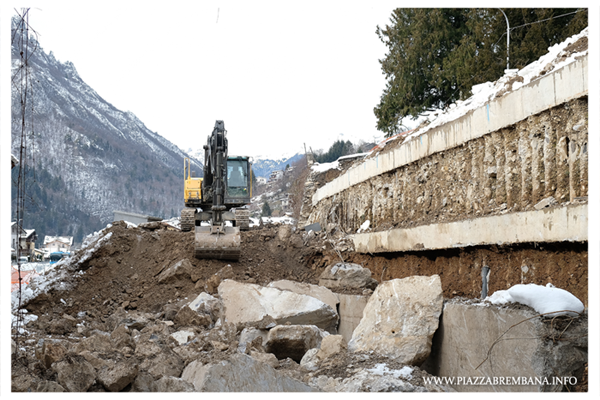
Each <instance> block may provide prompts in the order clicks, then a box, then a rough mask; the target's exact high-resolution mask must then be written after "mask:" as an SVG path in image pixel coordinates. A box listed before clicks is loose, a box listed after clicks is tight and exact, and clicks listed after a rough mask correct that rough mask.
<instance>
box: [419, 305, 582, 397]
mask: <svg viewBox="0 0 600 400" xmlns="http://www.w3.org/2000/svg"><path fill="white" fill-rule="evenodd" d="M537 314H538V313H537V312H536V311H534V310H532V309H529V308H511V307H508V308H507V307H498V306H494V305H490V304H489V303H481V304H467V303H462V302H460V301H448V302H446V303H445V304H444V311H443V313H442V318H441V322H440V327H439V330H438V332H437V333H436V335H435V336H434V339H433V347H432V351H431V356H430V357H429V359H428V360H427V362H426V363H425V364H424V365H423V368H424V369H425V370H427V371H428V372H429V373H431V374H433V375H437V376H440V377H449V376H453V377H456V376H460V377H463V382H464V383H465V384H458V383H457V382H455V384H453V387H454V388H455V389H456V390H458V391H461V392H462V391H468V392H473V391H492V390H493V391H495V392H523V391H527V392H531V391H536V392H555V391H561V390H562V389H563V388H562V387H561V386H562V385H560V384H558V385H557V386H552V378H551V377H553V376H556V377H572V378H571V379H572V380H571V383H570V384H572V383H573V382H574V381H575V379H578V381H580V379H581V375H578V374H581V373H582V372H583V370H584V368H585V364H586V363H587V362H588V354H587V340H588V339H587V332H588V326H587V315H585V316H583V317H580V318H576V319H572V318H570V317H557V318H555V319H554V320H553V322H552V323H550V322H549V321H547V320H544V318H542V317H536V315H537ZM500 337H501V340H499V341H497V339H498V338H500ZM559 337H560V340H556V339H557V338H559ZM488 354H489V357H488ZM480 364H481V365H480ZM477 367H479V368H477ZM476 368H477V369H476ZM487 377H502V378H503V379H504V381H505V382H506V381H508V380H509V379H513V378H514V379H515V380H519V381H520V383H521V384H514V383H511V384H508V385H506V384H501V383H499V382H496V383H497V384H493V381H484V379H487ZM545 378H547V383H548V384H545V382H544V379H545ZM468 379H470V382H474V381H476V380H480V382H481V384H480V385H473V384H470V385H469V384H468V383H467V380H468ZM486 382H489V383H490V384H489V385H487V384H485V383H486Z"/></svg>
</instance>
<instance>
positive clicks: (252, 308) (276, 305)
mask: <svg viewBox="0 0 600 400" xmlns="http://www.w3.org/2000/svg"><path fill="white" fill-rule="evenodd" d="M219 295H220V297H221V299H222V301H223V309H224V315H225V319H226V321H227V322H230V323H238V322H241V323H247V322H253V321H260V320H261V319H262V318H263V317H264V316H266V315H270V316H271V317H273V318H274V319H275V320H276V321H277V323H278V324H284V323H286V322H290V323H291V324H296V325H316V326H318V327H319V328H323V329H328V328H329V329H331V326H332V325H334V324H335V323H337V318H338V316H337V313H336V312H335V310H334V309H332V308H331V307H330V306H328V305H327V304H325V303H323V302H322V301H320V300H318V299H315V298H314V297H311V296H306V295H302V294H297V293H293V292H290V291H288V290H280V289H276V288H269V287H263V286H260V285H255V284H249V283H240V282H236V281H232V280H226V281H224V282H222V283H221V284H220V285H219Z"/></svg>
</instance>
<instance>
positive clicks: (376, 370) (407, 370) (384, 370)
mask: <svg viewBox="0 0 600 400" xmlns="http://www.w3.org/2000/svg"><path fill="white" fill-rule="evenodd" d="M367 371H368V372H371V373H373V374H375V375H380V376H384V375H391V376H393V377H394V378H396V379H398V378H404V379H409V378H410V377H411V376H412V372H413V369H412V368H411V367H409V366H404V367H402V368H401V369H399V370H397V369H389V368H388V367H387V365H386V364H375V366H374V367H373V368H371V369H367Z"/></svg>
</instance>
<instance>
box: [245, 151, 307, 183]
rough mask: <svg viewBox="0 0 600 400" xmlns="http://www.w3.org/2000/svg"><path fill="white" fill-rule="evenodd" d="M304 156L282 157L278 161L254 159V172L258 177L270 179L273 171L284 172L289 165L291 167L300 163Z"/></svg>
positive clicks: (261, 158)
mask: <svg viewBox="0 0 600 400" xmlns="http://www.w3.org/2000/svg"><path fill="white" fill-rule="evenodd" d="M302 157H304V155H303V154H299V153H298V154H294V155H293V156H285V155H284V156H282V157H281V158H278V159H270V158H267V157H264V158H263V157H261V156H258V157H254V161H253V162H252V170H253V171H254V173H255V174H256V176H262V177H265V178H268V177H269V176H270V175H271V172H272V171H277V170H282V169H284V168H285V166H286V165H287V164H290V166H291V165H292V164H293V163H295V162H296V161H299V160H300V159H301V158H302Z"/></svg>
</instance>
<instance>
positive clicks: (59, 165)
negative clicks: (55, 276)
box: [11, 38, 202, 241]
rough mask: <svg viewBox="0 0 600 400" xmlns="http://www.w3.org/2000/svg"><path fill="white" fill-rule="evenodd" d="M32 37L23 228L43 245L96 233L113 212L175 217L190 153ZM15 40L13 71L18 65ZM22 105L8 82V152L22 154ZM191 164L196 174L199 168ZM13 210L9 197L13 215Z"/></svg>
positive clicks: (200, 168) (110, 217) (16, 88)
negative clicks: (50, 239) (52, 238)
mask: <svg viewBox="0 0 600 400" xmlns="http://www.w3.org/2000/svg"><path fill="white" fill-rule="evenodd" d="M29 40H30V43H33V44H35V45H37V50H36V51H35V52H34V53H32V54H31V55H30V57H29V60H28V65H29V68H28V71H29V74H30V78H29V79H31V82H34V83H33V91H32V95H31V96H30V99H29V103H28V110H27V113H30V111H29V108H30V106H32V108H33V110H34V119H33V120H34V128H35V129H33V131H34V132H35V140H34V142H33V144H32V145H31V148H29V149H28V152H27V154H28V156H27V159H26V160H25V161H26V162H25V164H28V166H29V169H28V170H27V174H28V176H29V179H28V181H27V187H28V191H29V193H28V195H29V196H31V198H28V200H27V210H26V215H25V221H24V226H26V227H27V228H34V229H36V231H37V233H38V236H40V237H41V240H43V236H44V235H75V236H78V235H77V234H78V233H79V234H87V233H90V232H93V231H94V230H96V229H98V228H99V227H101V226H103V225H105V224H106V223H108V222H111V221H112V213H113V211H114V210H123V211H130V212H136V213H142V214H150V215H154V216H159V217H165V218H168V217H172V216H175V215H178V214H179V210H180V209H181V207H182V206H183V198H182V197H183V196H182V194H183V193H182V188H183V168H182V167H183V158H184V157H187V154H186V153H184V152H183V151H181V150H180V149H179V148H178V147H177V146H175V145H173V144H172V143H171V142H169V141H168V140H166V139H165V138H163V137H162V136H160V135H158V134H157V133H156V132H152V131H150V130H149V129H148V128H147V127H146V126H145V125H144V124H143V123H142V122H141V121H140V120H139V119H138V118H137V117H136V116H135V115H134V114H133V113H131V112H123V111H120V110H118V109H117V108H115V107H114V106H113V105H112V104H110V103H109V102H108V101H106V100H104V99H103V98H102V97H101V96H100V95H99V94H98V93H97V92H96V91H94V90H93V89H92V88H91V87H90V86H89V85H87V84H86V83H85V82H84V81H83V80H82V79H81V78H80V77H79V75H78V74H77V70H76V69H75V66H74V65H73V64H72V63H70V62H65V63H61V62H59V61H58V60H56V59H55V58H54V56H53V54H52V52H50V54H46V53H45V52H44V51H43V49H42V48H41V47H40V45H39V43H37V42H36V41H35V39H33V38H30V39H29ZM16 42H17V41H13V48H12V68H13V74H16V73H17V72H18V70H19V68H20V67H21V64H22V61H21V57H20V53H19V49H18V48H17V47H16V45H15V43H16ZM30 47H33V46H30ZM19 101H20V92H19V88H18V87H17V86H15V85H13V88H12V122H13V123H12V145H11V151H12V152H13V154H19V152H18V149H19V135H20V132H21V125H20V121H21V106H20V102H19ZM29 116H30V114H29V115H28V119H29ZM194 162H195V163H196V164H197V167H196V168H195V169H196V170H198V171H201V170H202V166H201V163H200V162H199V161H197V160H194ZM17 169H18V168H15V169H14V170H13V175H14V176H13V178H15V176H16V173H17V172H16V171H17ZM14 181H15V179H13V182H14ZM14 195H15V190H14V185H13V197H14ZM14 205H15V202H14V200H13V216H14ZM80 239H81V238H80V237H76V238H75V240H76V241H78V240H80Z"/></svg>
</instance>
